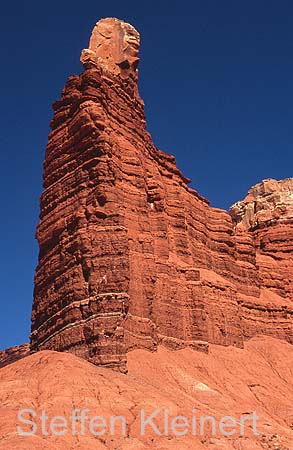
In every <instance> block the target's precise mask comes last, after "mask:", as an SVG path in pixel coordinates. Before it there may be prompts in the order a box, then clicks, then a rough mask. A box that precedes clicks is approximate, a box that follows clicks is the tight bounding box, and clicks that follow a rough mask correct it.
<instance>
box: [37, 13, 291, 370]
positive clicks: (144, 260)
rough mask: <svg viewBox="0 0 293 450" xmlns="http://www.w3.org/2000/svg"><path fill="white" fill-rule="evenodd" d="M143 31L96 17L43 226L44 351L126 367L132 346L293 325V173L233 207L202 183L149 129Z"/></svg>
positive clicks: (71, 97)
mask: <svg viewBox="0 0 293 450" xmlns="http://www.w3.org/2000/svg"><path fill="white" fill-rule="evenodd" d="M138 47H139V35H138V33H137V31H136V30H134V28H133V27H131V26H130V25H128V24H125V23H124V22H122V21H118V20H117V19H103V20H102V21H100V22H98V24H97V25H96V27H95V29H94V31H93V35H92V37H91V41H90V47H89V49H86V50H84V51H83V52H82V56H81V61H82V62H83V65H84V71H83V72H82V73H81V74H80V75H77V76H71V77H70V78H69V79H68V82H67V84H66V86H65V88H64V90H63V92H62V97H61V99H60V100H58V101H57V102H56V103H55V104H54V117H53V120H52V122H51V132H50V135H49V141H48V146H47V150H46V157H45V162H44V190H43V193H42V196H41V214H40V222H39V225H38V229H37V239H38V242H39V247H40V253H39V264H38V267H37V271H36V276H35V293H34V304H33V312H32V334H31V346H32V350H46V349H54V350H58V351H70V352H73V353H75V354H76V355H78V356H80V357H82V358H85V359H87V360H89V361H91V362H93V363H95V364H103V365H105V366H108V367H114V368H118V369H119V370H121V371H125V370H126V355H127V352H128V351H129V350H133V349H135V348H144V349H149V350H152V351H153V350H156V348H157V346H158V344H160V343H163V344H164V345H167V346H169V347H170V348H173V349H178V348H182V347H184V346H190V347H192V348H195V349H199V350H202V351H205V352H206V351H208V345H209V343H213V344H220V345H224V346H228V345H235V346H238V347H242V346H243V343H244V340H246V339H249V338H251V337H253V336H255V335H257V334H268V335H271V336H274V337H279V338H281V339H286V340H287V341H288V342H291V343H292V341H293V333H292V280H290V274H292V236H293V227H292V223H293V218H292V195H293V181H292V179H289V180H284V181H281V182H277V181H275V180H267V181H264V182H263V183H261V184H259V185H257V186H255V187H254V188H252V190H251V191H250V192H249V195H248V197H246V199H245V200H244V201H243V202H239V203H237V204H236V205H234V206H233V207H232V209H231V214H229V213H228V212H226V211H224V210H220V209H217V208H212V207H210V206H209V203H208V201H207V200H205V199H204V198H203V197H202V196H200V195H199V194H198V193H197V192H196V191H195V190H193V189H191V188H190V187H189V186H188V184H189V182H190V180H189V179H187V178H186V177H185V176H184V175H183V174H182V173H181V172H180V170H179V169H178V168H177V166H176V162H175V159H174V157H173V156H171V155H169V154H167V153H165V152H162V151H160V150H158V149H157V148H156V147H155V145H154V144H153V142H152V139H151V136H150V134H149V133H148V132H147V130H146V122H145V116H144V103H143V101H142V100H141V98H140V97H139V94H138V89H137V75H138V69H137V65H138Z"/></svg>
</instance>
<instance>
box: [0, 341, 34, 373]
mask: <svg viewBox="0 0 293 450" xmlns="http://www.w3.org/2000/svg"><path fill="white" fill-rule="evenodd" d="M29 354H30V344H23V345H17V346H15V347H10V348H7V349H6V350H3V351H0V368H1V367H5V366H8V364H12V363H14V362H16V361H18V360H19V359H22V358H25V357H26V356H28V355H29Z"/></svg>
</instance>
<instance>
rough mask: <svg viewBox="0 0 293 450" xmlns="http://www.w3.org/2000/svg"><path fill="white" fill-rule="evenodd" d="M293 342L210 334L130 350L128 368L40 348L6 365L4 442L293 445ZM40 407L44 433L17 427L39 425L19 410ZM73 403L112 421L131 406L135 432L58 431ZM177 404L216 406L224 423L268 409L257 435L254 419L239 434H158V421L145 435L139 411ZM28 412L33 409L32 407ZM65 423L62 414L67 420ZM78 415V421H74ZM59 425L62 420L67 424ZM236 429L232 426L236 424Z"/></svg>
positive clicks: (89, 449) (28, 449)
mask: <svg viewBox="0 0 293 450" xmlns="http://www.w3.org/2000/svg"><path fill="white" fill-rule="evenodd" d="M292 364H293V346H292V345H290V344H288V343H286V342H284V341H283V342H282V341H279V340H276V339H273V338H269V337H259V338H254V339H252V340H250V341H249V342H246V343H245V348H244V349H237V348H235V347H229V348H224V347H222V346H215V345H213V344H211V346H210V352H209V354H205V353H199V352H194V351H192V350H190V349H187V348H186V349H183V350H179V351H177V352H172V351H170V350H168V349H166V348H164V347H162V346H161V347H160V348H159V349H158V352H156V353H150V352H146V351H145V350H135V351H133V352H130V353H129V355H128V366H129V373H128V375H127V376H125V375H123V374H121V373H117V372H114V371H112V370H106V369H104V368H102V367H95V366H94V365H92V364H90V363H89V362H87V361H84V360H81V359H79V358H76V356H74V355H71V354H66V353H56V352H52V351H44V352H38V353H36V354H34V355H32V356H30V357H28V358H25V359H22V360H21V361H18V362H16V363H14V364H12V365H10V366H7V367H5V368H3V369H1V370H0V403H1V408H0V449H3V450H4V449H5V450H19V449H21V450H32V449H34V450H61V449H62V450H72V449H75V450H117V449H121V450H146V449H149V450H155V449H157V450H178V449H180V450H181V449H182V450H191V449H192V450H193V449H196V450H240V449H241V450H277V449H278V450H290V449H292V447H293V438H292V429H293V409H292V405H293V378H292V371H291V368H292ZM24 408H31V409H33V410H34V411H35V413H36V414H37V418H36V419H34V420H35V421H36V423H37V425H38V432H37V434H36V435H35V436H31V437H21V436H19V435H17V432H16V426H17V425H20V426H21V427H22V429H23V431H31V428H28V427H26V426H24V425H23V424H22V423H20V422H19V421H18V419H17V416H18V411H19V410H20V409H24ZM74 408H80V409H89V410H90V411H89V412H88V414H87V415H88V417H93V416H95V415H100V416H102V417H103V418H105V419H106V421H107V424H109V418H110V417H111V416H121V415H122V416H123V417H125V419H126V422H127V425H128V427H127V435H126V437H121V432H120V431H121V430H120V428H119V426H118V427H117V428H115V433H114V436H111V435H110V433H109V429H108V428H107V431H106V433H105V434H104V435H103V436H100V437H94V436H93V435H92V434H91V433H90V431H89V428H88V421H87V422H86V423H87V425H86V427H85V435H81V433H80V432H81V429H80V428H78V427H77V430H78V434H77V435H76V436H74V435H73V434H72V432H71V427H70V425H69V431H68V433H66V434H65V435H63V436H54V435H52V433H51V432H50V428H49V422H50V421H51V420H52V419H53V417H55V416H63V417H64V418H65V419H66V420H68V421H69V418H70V416H71V413H72V410H73V409H74ZM165 408H166V409H168V411H169V415H170V417H171V418H172V417H174V416H176V415H184V416H185V417H186V418H187V419H188V420H190V418H191V417H192V415H193V413H192V411H193V409H196V410H197V412H196V413H195V416H196V418H197V420H198V423H199V420H200V417H201V416H207V415H212V416H214V417H215V418H216V420H217V423H218V422H219V420H220V419H221V418H223V417H224V416H227V415H229V416H232V417H234V418H235V419H236V420H237V421H238V420H239V419H240V417H241V416H242V415H247V414H251V413H252V412H253V411H256V413H257V415H258V416H259V418H260V419H259V421H258V422H257V432H259V433H260V435H259V436H254V435H253V432H252V430H251V423H250V422H248V426H246V428H245V430H244V436H240V435H239V434H240V433H239V427H238V426H236V428H235V431H236V432H235V434H234V435H232V436H230V437H224V436H221V435H220V433H219V432H218V430H217V433H216V436H211V430H209V428H205V433H204V435H203V436H199V431H200V430H199V426H198V430H197V433H196V436H192V434H191V432H188V433H187V434H186V436H182V437H174V436H173V435H172V432H171V433H170V434H169V436H164V435H163V436H157V435H156V434H155V432H154V431H152V429H151V427H147V428H146V434H145V436H142V435H141V432H140V428H141V427H140V422H141V421H140V412H141V410H142V409H145V411H146V414H147V415H148V414H151V413H153V412H154V411H156V409H161V410H164V409H165ZM42 411H45V412H46V414H47V416H48V422H47V424H46V426H45V431H46V432H48V433H49V435H48V436H45V435H43V434H42V432H41V426H40V419H39V417H40V414H41V412H42ZM25 417H26V418H27V415H25ZM59 423H60V422H59ZM69 423H70V422H69ZM155 424H156V425H157V426H158V428H159V431H161V432H162V431H163V429H164V420H163V414H162V413H160V414H159V415H158V416H157V419H155ZM59 430H60V429H59V428H58V431H59ZM229 430H230V428H229Z"/></svg>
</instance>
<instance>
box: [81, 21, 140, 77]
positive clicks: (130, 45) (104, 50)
mask: <svg viewBox="0 0 293 450" xmlns="http://www.w3.org/2000/svg"><path fill="white" fill-rule="evenodd" d="M139 45H140V36H139V33H138V31H136V29H135V28H134V27H133V26H132V25H130V24H129V23H125V22H123V21H122V20H118V19H115V18H107V19H102V20H100V21H99V22H97V24H96V26H95V28H94V30H93V32H92V36H91V39H90V43H89V48H88V49H85V50H83V51H82V54H81V62H82V63H83V64H84V66H85V67H87V66H90V65H91V64H97V65H101V66H103V67H104V68H106V69H107V70H108V71H109V72H111V73H113V74H115V75H120V76H121V77H122V78H126V77H128V76H129V75H130V74H132V75H134V76H135V77H136V76H137V67H138V62H139V57H138V53H139Z"/></svg>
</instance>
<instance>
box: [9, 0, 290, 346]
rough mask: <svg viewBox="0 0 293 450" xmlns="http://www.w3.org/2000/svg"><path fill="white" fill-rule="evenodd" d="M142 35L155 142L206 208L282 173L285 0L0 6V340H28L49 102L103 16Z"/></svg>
mask: <svg viewBox="0 0 293 450" xmlns="http://www.w3.org/2000/svg"><path fill="white" fill-rule="evenodd" d="M109 16H110V17H111V16H114V17H118V18H121V19H124V20H126V21H129V22H131V23H132V24H133V25H134V26H135V27H136V28H137V29H138V30H139V31H140V32H141V36H142V48H141V64H140V92H141V96H142V97H143V98H144V100H145V102H146V116H147V121H148V129H149V131H150V132H151V133H152V135H153V139H154V142H155V144H156V145H157V146H158V147H159V148H161V149H163V150H166V151H167V152H170V153H173V154H174V155H175V156H176V158H177V162H178V165H179V167H180V168H181V169H182V170H183V172H184V173H185V174H186V175H187V176H189V177H190V178H192V180H193V183H192V185H193V186H194V187H195V188H196V189H197V190H198V191H199V192H200V193H201V194H203V195H204V196H205V197H207V198H208V199H209V200H210V201H211V203H212V205H214V206H218V207H222V208H228V207H229V206H230V205H231V204H232V203H233V202H234V201H236V200H238V199H241V198H243V197H244V195H245V194H246V192H247V190H248V188H249V187H250V186H251V185H253V184H255V183H257V182H258V181H260V180H261V179H264V178H269V177H272V178H277V179H281V178H285V177H290V176H292V160H293V156H292V153H293V152H292V148H293V131H292V130H293V129H292V118H293V3H292V1H289V0H288V1H284V0H280V1H278V2H277V1H275V0H266V1H260V0H253V1H252V0H246V1H235V0H221V1H219V0H201V1H199V0H198V1H197V0H189V1H184V0H181V1H171V0H168V1H167V0H164V1H160V0H157V1H155V2H152V1H142V0H136V1H127V0H122V1H121V0H119V1H118V0H116V1H112V0H106V1H100V2H99V1H97V0H95V1H93V0H83V1H76V0H71V1H68V0H59V1H56V0H51V1H49V2H46V1H39V0H38V1H35V0H31V1H23V2H22V1H14V2H13V1H10V2H2V4H1V18H0V21H1V27H0V33H1V46H2V48H1V61H2V64H1V73H0V78H1V83H0V89H1V136H0V140H1V153H0V169H1V176H0V183H1V189H0V201H1V211H2V220H1V222H0V227H1V230H0V236H1V250H2V251H1V259H0V265H1V270H0V277H1V280H0V281H1V284H0V286H1V315H0V317H1V319H0V320H1V323H0V348H5V347H8V346H12V345H15V344H20V343H22V342H26V341H28V336H29V328H30V310H31V302H32V289H33V275H34V269H35V266H36V262H37V251H38V249H37V245H36V242H35V240H34V233H35V227H36V224H37V221H38V213H39V195H40V193H41V177H42V160H43V156H44V151H45V146H46V141H47V134H48V131H49V122H50V119H51V117H52V110H51V104H52V103H53V102H54V101H55V100H56V99H57V98H59V96H60V92H61V89H62V87H63V85H64V84H65V81H66V78H67V76H69V75H70V74H75V73H79V72H80V71H81V65H80V63H79V56H80V51H81V49H82V48H84V47H87V43H88V39H89V36H90V33H91V30H92V28H93V26H94V24H95V22H96V21H97V20H98V19H99V18H102V17H109Z"/></svg>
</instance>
